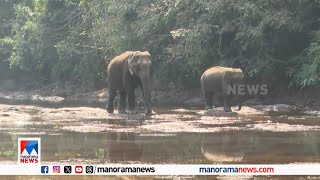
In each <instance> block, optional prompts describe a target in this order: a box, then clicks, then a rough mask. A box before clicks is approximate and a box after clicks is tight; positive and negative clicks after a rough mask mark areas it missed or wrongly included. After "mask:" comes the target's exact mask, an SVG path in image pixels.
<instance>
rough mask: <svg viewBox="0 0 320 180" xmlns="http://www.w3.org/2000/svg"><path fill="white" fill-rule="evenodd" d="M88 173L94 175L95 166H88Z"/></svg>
mask: <svg viewBox="0 0 320 180" xmlns="http://www.w3.org/2000/svg"><path fill="white" fill-rule="evenodd" d="M86 173H87V174H92V173H93V166H86Z"/></svg>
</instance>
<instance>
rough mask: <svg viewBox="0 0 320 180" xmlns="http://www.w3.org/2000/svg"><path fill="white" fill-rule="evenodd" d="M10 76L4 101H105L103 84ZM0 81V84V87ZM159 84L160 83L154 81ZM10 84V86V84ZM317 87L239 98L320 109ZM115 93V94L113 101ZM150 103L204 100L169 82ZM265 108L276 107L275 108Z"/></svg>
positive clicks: (198, 103) (217, 101)
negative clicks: (26, 81)
mask: <svg viewBox="0 0 320 180" xmlns="http://www.w3.org/2000/svg"><path fill="white" fill-rule="evenodd" d="M10 82H11V81H10V80H8V82H6V83H2V86H6V88H0V103H4V104H31V105H41V106H90V107H101V108H103V107H104V106H105V105H106V102H107V99H108V92H107V91H108V90H107V88H103V89H99V90H92V91H88V90H84V89H81V88H77V87H75V86H71V85H69V86H65V87H59V88H58V87H57V86H56V85H55V84H51V85H48V86H45V87H41V88H37V89H35V88H30V87H29V86H26V87H25V88H9V85H6V84H10ZM2 86H1V84H0V87H2ZM157 86H160V87H162V86H161V85H160V84H159V85H157ZM10 87H11V86H10ZM319 92H320V88H313V89H305V90H293V89H288V88H284V87H282V88H278V89H272V90H271V91H270V92H269V93H268V95H265V96H246V97H244V98H243V104H244V105H246V106H257V107H258V106H259V105H263V106H261V107H260V109H261V108H273V107H264V105H274V104H284V106H282V107H279V108H280V110H279V111H282V110H281V109H283V108H285V109H290V108H291V107H285V105H291V106H295V107H298V108H300V109H301V108H304V107H312V108H313V109H314V108H319V109H320V93H319ZM136 97H137V98H136V99H137V103H138V105H143V98H142V93H141V91H140V89H137V90H136ZM213 98H214V100H213V102H214V105H215V106H217V107H219V106H222V104H223V102H222V101H221V98H219V97H213ZM117 101H118V97H116V102H117ZM152 103H153V106H157V107H161V106H166V107H168V106H176V107H196V108H203V107H204V100H203V98H202V95H201V90H200V88H193V89H179V88H175V87H174V86H173V85H172V87H171V86H169V87H168V88H154V89H153V91H152ZM266 111H278V110H277V108H275V109H273V110H268V109H266Z"/></svg>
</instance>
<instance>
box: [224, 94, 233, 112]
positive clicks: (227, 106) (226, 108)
mask: <svg viewBox="0 0 320 180" xmlns="http://www.w3.org/2000/svg"><path fill="white" fill-rule="evenodd" d="M231 98H232V96H231V95H228V94H226V95H225V98H224V108H223V110H224V112H232V110H231Z"/></svg>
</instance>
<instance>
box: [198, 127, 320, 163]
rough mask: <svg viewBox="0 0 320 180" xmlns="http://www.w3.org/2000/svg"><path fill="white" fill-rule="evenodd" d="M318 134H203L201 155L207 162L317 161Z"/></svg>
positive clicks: (319, 142) (241, 132)
mask: <svg viewBox="0 0 320 180" xmlns="http://www.w3.org/2000/svg"><path fill="white" fill-rule="evenodd" d="M319 138H320V133H319V132H290V133H275V132H254V131H252V132H243V131H238V132H227V133H216V134H214V135H213V134H211V135H204V137H203V138H202V143H201V151H202V153H203V156H204V157H205V158H206V159H208V160H209V161H210V162H213V163H217V162H230V163H256V164H260V163H294V162H320V139H319Z"/></svg>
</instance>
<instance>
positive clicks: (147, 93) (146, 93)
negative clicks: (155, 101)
mask: <svg viewBox="0 0 320 180" xmlns="http://www.w3.org/2000/svg"><path fill="white" fill-rule="evenodd" d="M141 84H142V92H143V97H144V103H145V107H146V114H151V113H152V109H151V83H150V77H143V78H141Z"/></svg>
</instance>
